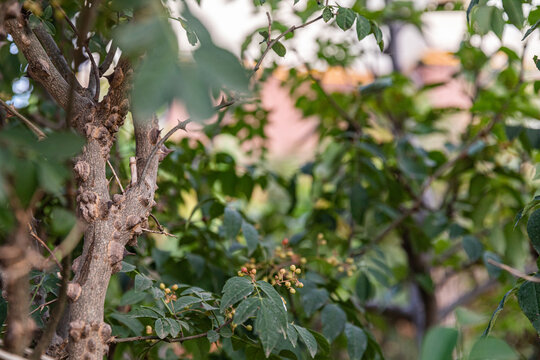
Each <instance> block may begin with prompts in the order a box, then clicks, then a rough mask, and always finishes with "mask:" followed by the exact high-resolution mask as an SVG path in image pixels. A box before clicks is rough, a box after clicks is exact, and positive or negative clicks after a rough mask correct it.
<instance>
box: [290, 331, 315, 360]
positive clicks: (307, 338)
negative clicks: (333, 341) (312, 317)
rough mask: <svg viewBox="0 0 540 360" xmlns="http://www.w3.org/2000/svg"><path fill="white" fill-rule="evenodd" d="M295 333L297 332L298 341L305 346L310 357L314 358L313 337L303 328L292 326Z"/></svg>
mask: <svg viewBox="0 0 540 360" xmlns="http://www.w3.org/2000/svg"><path fill="white" fill-rule="evenodd" d="M293 326H294V328H295V329H296V331H297V332H298V335H299V336H300V339H302V341H303V342H304V344H306V347H307V348H308V351H309V354H310V355H311V357H315V354H317V341H316V340H315V338H314V337H313V335H312V334H311V333H310V332H309V331H308V330H306V329H305V328H303V327H301V326H298V325H293Z"/></svg>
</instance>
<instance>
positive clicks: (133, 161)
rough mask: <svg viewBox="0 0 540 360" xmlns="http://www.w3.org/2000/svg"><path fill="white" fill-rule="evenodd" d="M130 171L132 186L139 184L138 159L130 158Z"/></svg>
mask: <svg viewBox="0 0 540 360" xmlns="http://www.w3.org/2000/svg"><path fill="white" fill-rule="evenodd" d="M129 169H130V170H131V185H135V184H136V183H137V159H136V158H135V156H131V157H130V158H129Z"/></svg>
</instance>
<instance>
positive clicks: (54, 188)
mask: <svg viewBox="0 0 540 360" xmlns="http://www.w3.org/2000/svg"><path fill="white" fill-rule="evenodd" d="M37 165H38V179H39V185H40V186H41V187H42V188H43V189H45V190H46V191H48V192H49V193H51V194H54V195H56V196H61V195H62V191H63V190H64V180H65V179H66V178H67V175H68V172H67V171H66V169H65V168H63V167H61V166H60V165H59V164H58V163H55V162H50V161H40V162H38V164H37Z"/></svg>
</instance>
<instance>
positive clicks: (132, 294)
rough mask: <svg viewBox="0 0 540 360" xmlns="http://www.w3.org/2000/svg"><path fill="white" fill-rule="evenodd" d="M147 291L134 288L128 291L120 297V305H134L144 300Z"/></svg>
mask: <svg viewBox="0 0 540 360" xmlns="http://www.w3.org/2000/svg"><path fill="white" fill-rule="evenodd" d="M146 295H147V294H146V293H144V292H140V291H135V290H134V289H132V290H129V291H127V292H126V293H125V294H124V295H122V298H121V299H120V306H124V305H134V304H137V303H139V302H141V301H143V300H144V298H145V297H146Z"/></svg>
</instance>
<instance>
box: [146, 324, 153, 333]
mask: <svg viewBox="0 0 540 360" xmlns="http://www.w3.org/2000/svg"><path fill="white" fill-rule="evenodd" d="M151 333H152V327H151V326H150V325H146V334H148V335H150V334H151Z"/></svg>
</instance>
